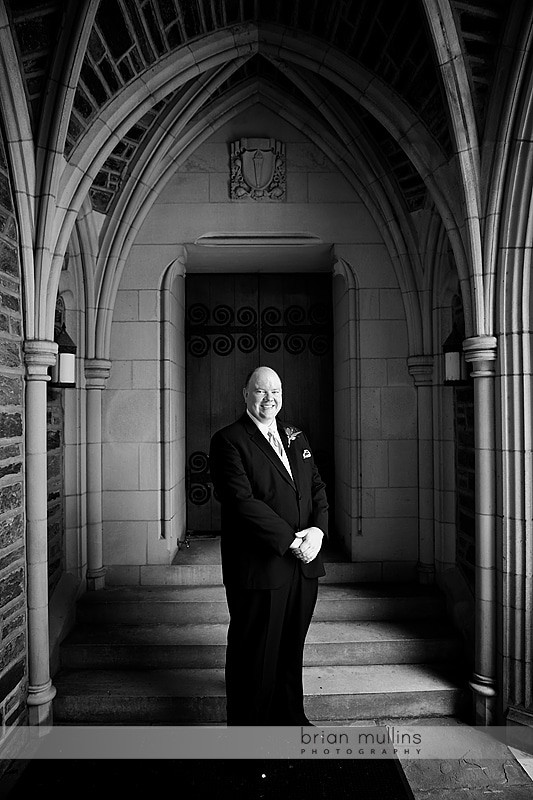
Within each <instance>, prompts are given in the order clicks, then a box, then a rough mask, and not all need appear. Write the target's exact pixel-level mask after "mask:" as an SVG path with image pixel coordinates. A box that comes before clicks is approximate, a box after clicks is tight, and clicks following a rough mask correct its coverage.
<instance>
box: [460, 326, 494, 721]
mask: <svg viewBox="0 0 533 800" xmlns="http://www.w3.org/2000/svg"><path fill="white" fill-rule="evenodd" d="M463 349H464V352H465V358H466V360H467V362H469V363H470V364H472V377H473V379H474V438H475V448H476V458H475V467H476V518H475V532H476V535H475V539H476V570H475V576H476V577H475V584H476V586H475V618H476V621H475V625H476V635H475V664H474V675H473V677H472V680H471V682H470V686H471V688H472V690H473V692H474V714H475V722H476V724H478V725H491V724H494V720H495V714H496V686H497V679H496V617H497V598H496V453H495V439H496V437H495V407H494V389H495V371H494V361H495V359H496V338H495V337H494V336H476V337H474V338H471V339H465V341H464V343H463Z"/></svg>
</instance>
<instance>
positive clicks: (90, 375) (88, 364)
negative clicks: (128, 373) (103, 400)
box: [84, 358, 111, 389]
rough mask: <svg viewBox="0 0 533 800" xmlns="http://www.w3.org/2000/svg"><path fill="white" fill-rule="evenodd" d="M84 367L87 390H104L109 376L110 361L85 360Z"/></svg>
mask: <svg viewBox="0 0 533 800" xmlns="http://www.w3.org/2000/svg"><path fill="white" fill-rule="evenodd" d="M84 367H85V380H86V386H87V389H105V385H106V381H107V379H108V378H109V376H110V374H111V361H109V360H108V359H107V358H86V359H85V364H84Z"/></svg>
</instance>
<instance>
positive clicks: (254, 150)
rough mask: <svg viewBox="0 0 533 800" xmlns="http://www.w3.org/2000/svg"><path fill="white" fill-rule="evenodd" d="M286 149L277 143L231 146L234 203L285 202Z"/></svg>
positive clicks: (240, 142) (247, 141)
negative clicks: (248, 201) (253, 201)
mask: <svg viewBox="0 0 533 800" xmlns="http://www.w3.org/2000/svg"><path fill="white" fill-rule="evenodd" d="M286 188H287V187H286V175H285V147H284V145H283V143H282V142H278V141H276V139H238V140H237V141H236V142H232V143H231V179H230V197H231V199H232V200H263V201H269V202H279V201H282V200H285V194H286Z"/></svg>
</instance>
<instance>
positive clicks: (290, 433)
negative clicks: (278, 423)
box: [283, 425, 301, 447]
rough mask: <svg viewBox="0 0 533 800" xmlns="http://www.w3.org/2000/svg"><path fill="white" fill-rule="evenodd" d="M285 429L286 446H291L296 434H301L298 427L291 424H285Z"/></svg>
mask: <svg viewBox="0 0 533 800" xmlns="http://www.w3.org/2000/svg"><path fill="white" fill-rule="evenodd" d="M283 430H284V431H285V435H286V436H287V447H290V446H291V442H294V440H295V439H296V437H297V436H299V435H300V434H301V431H300V430H298V428H294V427H293V426H292V425H287V427H286V428H284V429H283Z"/></svg>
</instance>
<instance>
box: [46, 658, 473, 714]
mask: <svg viewBox="0 0 533 800" xmlns="http://www.w3.org/2000/svg"><path fill="white" fill-rule="evenodd" d="M55 685H56V688H57V691H58V694H57V696H56V699H55V701H54V718H55V720H56V722H58V723H60V724H79V723H84V724H88V723H89V722H91V723H98V724H105V723H107V724H113V723H114V724H117V723H129V724H143V722H144V724H174V725H176V724H178V725H179V724H182V725H186V724H198V723H202V724H206V723H220V722H224V720H225V693H224V671H223V670H222V669H145V670H133V669H129V670H94V671H93V670H90V671H89V670H87V669H84V670H69V671H67V672H65V673H64V674H63V675H62V676H61V677H60V679H59V680H58V681H57V682H55ZM304 691H305V695H306V700H305V707H306V712H307V714H308V716H309V717H310V718H311V719H313V720H315V721H318V720H336V721H338V720H349V719H360V720H364V719H375V718H409V717H417V718H420V717H424V716H431V717H437V716H453V715H456V714H459V713H460V711H461V708H462V704H463V701H464V692H463V691H462V690H461V689H460V688H459V687H458V676H457V675H456V674H454V672H453V670H450V669H446V668H443V667H437V666H432V667H429V666H428V665H420V664H407V665H406V664H401V665H397V664H395V665H382V664H374V665H372V667H371V668H369V667H368V666H362V665H360V666H354V665H348V666H337V665H333V666H331V665H330V666H321V667H306V668H305V669H304Z"/></svg>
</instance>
